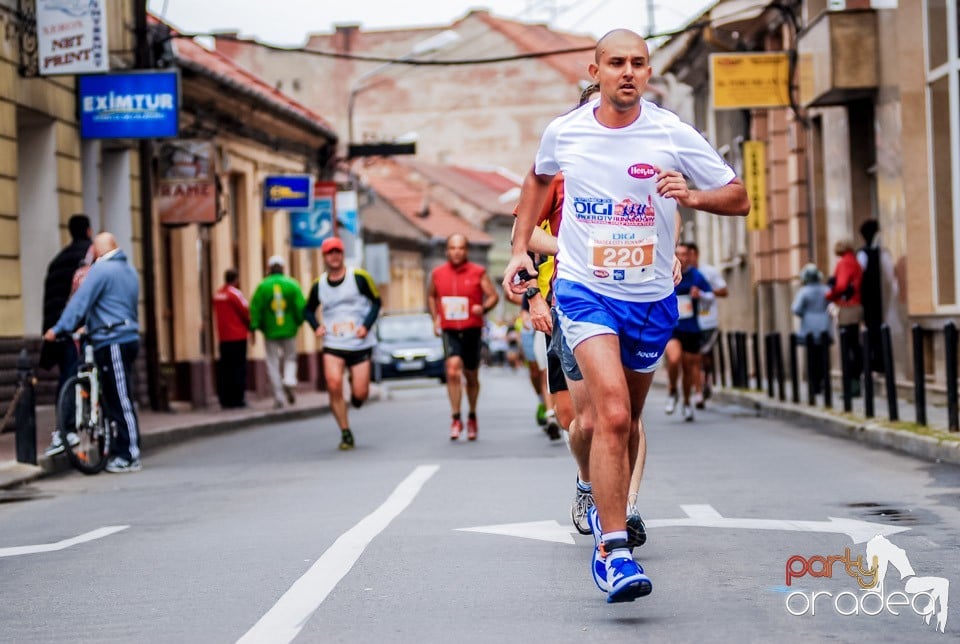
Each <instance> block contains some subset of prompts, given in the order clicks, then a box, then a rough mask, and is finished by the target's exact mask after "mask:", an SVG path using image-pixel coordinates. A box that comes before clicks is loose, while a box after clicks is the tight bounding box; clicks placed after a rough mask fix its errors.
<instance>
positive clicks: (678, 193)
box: [654, 167, 690, 206]
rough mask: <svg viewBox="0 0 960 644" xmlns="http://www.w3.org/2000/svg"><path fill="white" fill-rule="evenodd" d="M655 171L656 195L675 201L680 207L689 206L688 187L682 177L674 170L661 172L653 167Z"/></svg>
mask: <svg viewBox="0 0 960 644" xmlns="http://www.w3.org/2000/svg"><path fill="white" fill-rule="evenodd" d="M654 170H656V171H657V194H659V195H660V196H661V197H664V198H667V199H676V200H677V203H678V204H680V205H681V206H689V205H690V187H689V186H688V185H687V180H686V179H684V178H683V175H682V174H680V173H679V172H677V171H676V170H661V169H660V168H657V167H654Z"/></svg>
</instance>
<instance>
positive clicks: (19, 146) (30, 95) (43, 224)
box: [0, 0, 142, 409]
mask: <svg viewBox="0 0 960 644" xmlns="http://www.w3.org/2000/svg"><path fill="white" fill-rule="evenodd" d="M18 6H19V8H20V9H21V12H18V11H17V9H18ZM105 7H106V12H105V13H106V22H107V28H108V29H107V39H108V44H109V50H110V61H111V65H112V67H113V68H114V69H122V68H124V67H129V66H130V65H131V64H132V62H133V60H132V51H133V49H134V42H133V40H134V37H133V32H132V31H131V30H130V29H128V28H127V27H128V26H129V25H130V24H132V23H133V21H134V16H133V3H131V2H125V1H122V0H111V1H108V2H106V5H105ZM32 9H33V3H32V2H27V1H21V2H19V3H18V2H16V1H15V0H0V275H2V276H3V279H2V280H0V356H5V359H6V360H7V364H13V363H12V362H11V361H10V360H9V357H10V356H11V355H13V356H15V355H16V354H17V353H18V352H19V351H20V349H21V348H22V347H23V346H24V345H26V346H27V347H28V348H29V349H31V350H32V351H33V352H36V351H37V349H38V347H39V342H40V340H39V339H40V335H41V334H42V333H43V329H41V326H42V322H43V281H44V277H45V274H46V269H47V264H48V263H49V261H50V260H51V259H52V258H53V257H54V255H56V254H57V253H58V252H59V251H60V249H61V248H62V247H63V246H64V245H66V244H67V243H68V242H69V240H70V235H69V233H68V232H67V220H68V219H69V218H70V216H71V215H73V214H75V213H80V212H85V213H87V214H88V215H89V216H90V218H91V221H92V223H93V227H94V229H95V230H101V229H104V230H111V231H112V232H114V233H115V234H117V237H118V239H119V241H120V245H121V246H122V247H123V248H124V250H125V251H127V253H128V255H130V257H131V260H132V261H133V263H134V265H135V266H137V267H138V268H139V267H140V266H141V256H142V255H141V248H140V229H139V221H140V200H139V195H140V191H139V176H138V167H139V157H138V156H137V154H138V153H137V149H136V147H135V144H134V143H131V142H115V143H111V144H110V145H102V146H101V145H99V144H98V143H97V142H95V141H84V140H81V138H80V132H79V128H78V123H77V105H76V100H75V80H74V79H75V77H74V76H73V75H56V76H43V77H41V76H37V75H36V66H37V64H38V56H37V40H36V25H35V22H34V21H33V20H32V19H28V18H27V17H25V12H28V11H31V10H32ZM34 355H35V353H34ZM40 375H41V376H44V375H45V374H43V373H41V374H40ZM46 375H47V376H49V375H50V374H46ZM15 378H16V371H15V370H14V369H10V368H6V369H2V370H0V409H5V408H6V405H7V402H8V401H9V399H10V396H11V395H12V393H13V390H14V383H15ZM54 387H55V383H53V382H51V381H50V379H49V377H48V378H45V379H43V380H42V381H41V385H40V390H39V393H40V398H41V401H44V400H49V397H50V396H52V392H53V390H54Z"/></svg>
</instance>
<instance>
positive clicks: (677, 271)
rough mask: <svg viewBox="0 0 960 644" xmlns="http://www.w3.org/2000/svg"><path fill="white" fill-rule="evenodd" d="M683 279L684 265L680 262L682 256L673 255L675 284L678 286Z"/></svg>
mask: <svg viewBox="0 0 960 644" xmlns="http://www.w3.org/2000/svg"><path fill="white" fill-rule="evenodd" d="M682 279H683V265H682V264H680V258H679V257H677V256H676V255H674V256H673V285H674V286H676V285H677V284H679V283H680V280H682Z"/></svg>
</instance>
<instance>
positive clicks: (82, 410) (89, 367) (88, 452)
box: [56, 333, 116, 474]
mask: <svg viewBox="0 0 960 644" xmlns="http://www.w3.org/2000/svg"><path fill="white" fill-rule="evenodd" d="M67 338H69V339H70V340H71V341H77V342H79V343H80V347H81V354H82V357H81V362H80V366H79V367H78V368H77V374H76V375H74V376H70V377H69V378H68V379H67V381H66V382H65V383H64V384H63V388H62V389H61V390H60V395H59V396H57V408H56V415H57V431H59V432H60V440H61V441H62V442H63V446H64V450H65V451H66V454H67V458H68V459H69V460H70V464H71V465H73V467H75V468H76V469H78V470H80V471H81V472H83V473H84V474H97V473H98V472H100V471H102V470H103V468H104V467H106V465H107V457H108V455H109V454H110V445H111V443H112V441H113V433H114V431H116V428H115V426H114V425H115V423H112V422H110V421H108V420H107V417H106V415H105V414H104V413H103V407H102V406H101V404H100V372H99V370H98V369H97V363H96V361H95V360H94V357H93V344H91V342H90V336H89V335H88V334H86V333H74V334H64V335H63V339H67ZM71 434H72V436H71Z"/></svg>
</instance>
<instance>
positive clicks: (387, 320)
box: [377, 315, 434, 342]
mask: <svg viewBox="0 0 960 644" xmlns="http://www.w3.org/2000/svg"><path fill="white" fill-rule="evenodd" d="M377 327H378V329H379V330H378V331H377V334H378V335H379V336H380V339H381V340H384V341H386V342H402V341H405V340H424V339H427V338H432V337H434V336H433V322H431V320H430V316H429V315H398V316H387V317H384V318H380V321H379V322H378V323H377Z"/></svg>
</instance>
